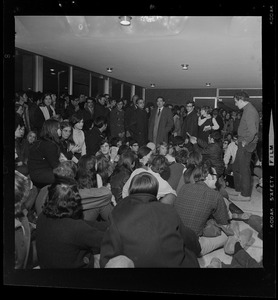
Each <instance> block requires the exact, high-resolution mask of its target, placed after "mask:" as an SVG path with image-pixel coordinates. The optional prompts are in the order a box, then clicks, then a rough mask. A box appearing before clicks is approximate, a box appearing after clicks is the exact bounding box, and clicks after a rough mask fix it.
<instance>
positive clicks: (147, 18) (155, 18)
mask: <svg viewBox="0 0 278 300" xmlns="http://www.w3.org/2000/svg"><path fill="white" fill-rule="evenodd" d="M163 18H164V17H162V16H142V17H140V20H141V21H142V22H148V23H152V22H156V21H159V20H162V19H163Z"/></svg>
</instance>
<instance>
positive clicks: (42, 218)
mask: <svg viewBox="0 0 278 300" xmlns="http://www.w3.org/2000/svg"><path fill="white" fill-rule="evenodd" d="M36 230H37V237H36V245H37V253H38V261H39V265H40V268H41V269H57V268H63V269H69V268H71V269H74V268H94V254H98V253H99V251H100V244H101V241H102V238H103V231H100V230H98V229H97V228H96V227H93V226H91V225H89V223H88V222H86V221H84V220H83V212H82V205H81V196H80V194H79V192H78V188H77V184H76V181H75V180H73V179H71V178H67V177H60V178H57V179H56V181H55V182H54V183H53V184H52V185H51V186H50V187H49V192H48V198H47V200H46V203H45V205H44V207H43V211H42V213H41V214H40V215H39V217H38V221H37V229H36Z"/></svg>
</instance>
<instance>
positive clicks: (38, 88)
mask: <svg viewBox="0 0 278 300" xmlns="http://www.w3.org/2000/svg"><path fill="white" fill-rule="evenodd" d="M34 58H35V59H34V60H35V67H34V71H35V72H34V78H33V80H34V81H33V88H34V91H35V92H43V57H41V56H39V55H35V57H34Z"/></svg>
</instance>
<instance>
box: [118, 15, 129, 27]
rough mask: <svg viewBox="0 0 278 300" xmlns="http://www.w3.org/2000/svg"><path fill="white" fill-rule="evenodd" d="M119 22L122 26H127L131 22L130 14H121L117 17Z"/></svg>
mask: <svg viewBox="0 0 278 300" xmlns="http://www.w3.org/2000/svg"><path fill="white" fill-rule="evenodd" d="M119 19H120V24H121V25H123V26H129V25H130V24H131V19H132V18H131V17H130V16H121V17H119Z"/></svg>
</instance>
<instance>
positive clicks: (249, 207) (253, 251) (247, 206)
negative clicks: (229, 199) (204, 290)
mask: <svg viewBox="0 0 278 300" xmlns="http://www.w3.org/2000/svg"><path fill="white" fill-rule="evenodd" d="M258 182H259V179H258V177H256V176H254V177H253V190H252V195H251V201H248V202H239V201H237V202H236V201H235V202H234V203H235V204H236V205H237V206H238V207H239V208H241V209H242V210H243V211H244V212H247V213H252V214H254V215H258V216H261V217H262V216H263V203H262V195H263V194H262V193H260V192H258V191H257V190H256V188H255V185H256V184H257V183H258ZM232 222H235V221H232ZM236 222H239V228H240V230H243V229H245V228H250V229H252V228H251V227H250V226H249V225H248V224H246V223H245V222H243V221H236ZM252 231H253V236H252V239H251V241H250V246H249V247H248V249H247V250H246V251H247V252H248V253H249V254H250V255H251V256H252V257H253V258H254V259H255V260H256V261H257V262H260V261H261V260H262V255H263V242H262V240H261V239H259V238H258V233H257V231H255V230H254V229H252ZM213 257H217V258H219V259H220V260H221V261H222V262H224V263H226V264H230V263H231V260H232V256H230V255H227V254H226V253H225V252H224V248H220V249H217V250H215V251H213V252H211V253H209V254H206V255H204V256H203V257H201V258H199V259H198V260H199V264H200V266H201V268H205V267H206V266H207V265H209V263H210V261H211V259H212V258H213Z"/></svg>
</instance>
